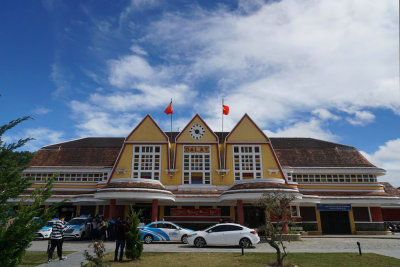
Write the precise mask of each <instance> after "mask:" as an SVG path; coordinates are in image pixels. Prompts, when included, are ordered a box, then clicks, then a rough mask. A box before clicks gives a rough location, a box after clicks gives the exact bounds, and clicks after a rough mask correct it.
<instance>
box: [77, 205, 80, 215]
mask: <svg viewBox="0 0 400 267" xmlns="http://www.w3.org/2000/svg"><path fill="white" fill-rule="evenodd" d="M79 216H81V205H76V217H79Z"/></svg>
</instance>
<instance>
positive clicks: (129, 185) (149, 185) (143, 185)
mask: <svg viewBox="0 0 400 267" xmlns="http://www.w3.org/2000/svg"><path fill="white" fill-rule="evenodd" d="M103 188H147V189H158V190H166V189H165V187H164V186H163V185H162V184H156V183H137V182H125V183H124V182H122V183H109V184H108V185H106V186H105V187H103Z"/></svg>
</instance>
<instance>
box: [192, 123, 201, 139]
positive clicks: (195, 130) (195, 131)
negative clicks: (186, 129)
mask: <svg viewBox="0 0 400 267" xmlns="http://www.w3.org/2000/svg"><path fill="white" fill-rule="evenodd" d="M190 135H191V136H192V137H193V138H194V139H200V138H202V137H203V135H204V128H203V127H202V126H201V125H198V124H195V125H193V126H192V127H191V128H190Z"/></svg>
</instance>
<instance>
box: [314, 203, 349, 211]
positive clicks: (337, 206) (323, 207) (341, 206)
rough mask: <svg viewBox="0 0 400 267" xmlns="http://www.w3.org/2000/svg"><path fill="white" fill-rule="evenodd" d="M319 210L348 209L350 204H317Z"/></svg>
mask: <svg viewBox="0 0 400 267" xmlns="http://www.w3.org/2000/svg"><path fill="white" fill-rule="evenodd" d="M317 210H319V211H349V210H351V204H317Z"/></svg>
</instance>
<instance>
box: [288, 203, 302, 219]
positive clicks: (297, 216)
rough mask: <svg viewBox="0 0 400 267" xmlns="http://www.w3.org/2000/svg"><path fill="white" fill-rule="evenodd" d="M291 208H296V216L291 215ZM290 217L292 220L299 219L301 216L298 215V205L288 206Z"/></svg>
mask: <svg viewBox="0 0 400 267" xmlns="http://www.w3.org/2000/svg"><path fill="white" fill-rule="evenodd" d="M293 208H296V213H297V215H296V216H293V213H292V209H293ZM290 217H292V218H299V217H301V215H300V206H298V205H293V206H290Z"/></svg>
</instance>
